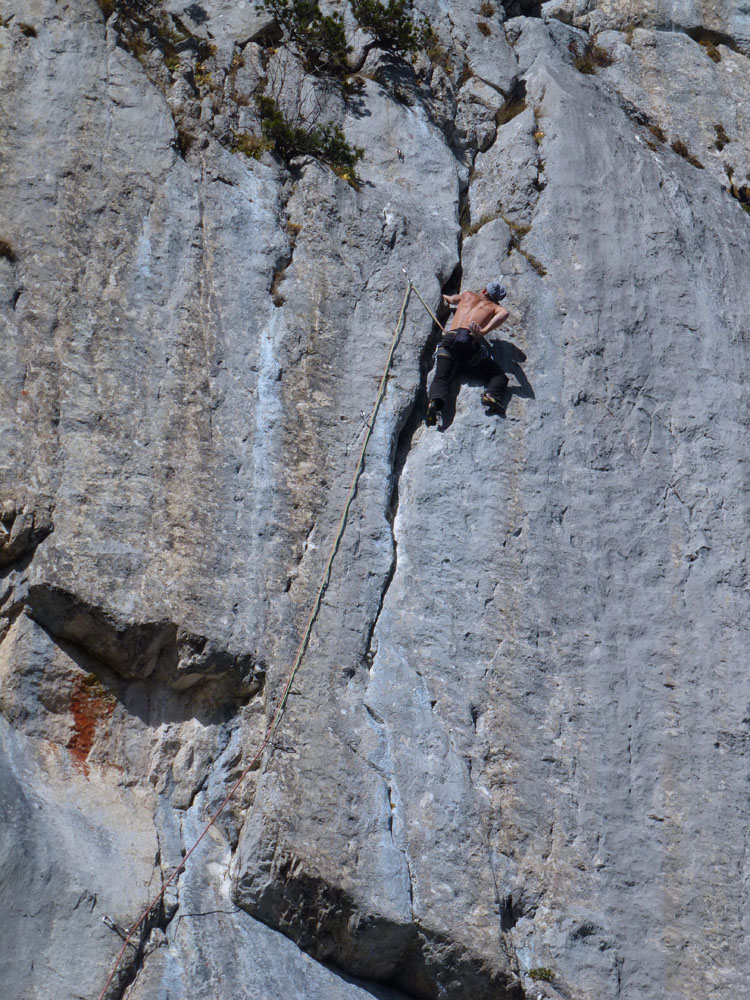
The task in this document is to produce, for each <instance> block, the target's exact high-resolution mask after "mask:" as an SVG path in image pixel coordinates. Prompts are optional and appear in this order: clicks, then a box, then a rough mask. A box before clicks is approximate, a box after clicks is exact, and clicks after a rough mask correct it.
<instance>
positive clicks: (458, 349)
mask: <svg viewBox="0 0 750 1000" xmlns="http://www.w3.org/2000/svg"><path fill="white" fill-rule="evenodd" d="M505 295H506V292H505V289H504V288H503V286H502V285H501V284H499V282H497V281H491V282H490V283H489V285H487V287H486V288H483V289H482V291H481V292H480V293H479V294H478V295H477V293H476V292H461V294H460V295H444V296H443V301H444V302H446V303H447V304H448V305H455V306H456V307H457V308H456V313H455V315H454V317H453V322H452V323H451V329H450V331H449V332H448V333H446V334H445V336H444V337H443V339H442V340H441V341H440V345H439V346H438V350H437V361H436V362H435V377H434V378H433V380H432V385H431V386H430V391H429V402H428V404H427V414H426V416H425V422H426V423H427V424H428V425H429V426H430V427H432V426H434V425H435V424H436V423H437V418H438V413H439V412H440V410H442V408H443V404H444V403H445V398H446V396H447V395H448V390H449V388H450V383H451V380H452V378H453V376H454V375H455V373H456V368H457V367H458V366H459V365H461V366H462V367H463V368H467V369H469V370H471V371H472V372H473V373H474V374H475V375H477V376H478V377H479V378H481V379H482V381H483V382H484V383H485V385H486V388H485V391H484V392H483V393H482V402H483V403H484V405H485V406H487V407H489V408H490V410H491V411H494V412H495V413H499V414H500V415H501V416H504V415H505V406H504V405H503V402H502V396H503V393H504V392H505V389H506V388H507V386H508V377H507V375H506V374H505V372H504V371H503V370H502V369H501V368H500V366H499V365H498V364H497V362H496V361H495V360H494V359H493V357H492V354H491V353H490V350H489V348H488V347H487V345H486V344H484V343H483V340H484V337H486V336H487V334H488V333H490V331H492V330H496V329H497V328H498V327H499V326H500V325H501V324H502V323H504V322H505V321H506V319H507V318H508V316H509V313H508V310H507V309H505V308H504V307H503V306H501V305H500V304H499V303H500V302H501V300H502V299H504V298H505Z"/></svg>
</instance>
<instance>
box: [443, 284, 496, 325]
mask: <svg viewBox="0 0 750 1000" xmlns="http://www.w3.org/2000/svg"><path fill="white" fill-rule="evenodd" d="M499 314H503V316H506V315H507V311H506V310H505V309H504V308H503V307H502V306H500V305H498V304H497V303H495V302H493V301H492V299H488V298H487V297H486V296H485V295H477V293H476V292H462V293H461V295H460V296H459V297H458V306H457V308H456V312H455V313H454V315H453V322H452V323H451V330H458V329H459V327H464V328H465V329H469V328H470V325H471V324H472V323H476V325H477V326H478V327H480V328H484V327H486V326H487V324H488V323H489V322H490V320H491V319H493V318H494V317H495V316H498V315H499ZM498 325H499V324H498Z"/></svg>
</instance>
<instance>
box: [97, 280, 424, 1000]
mask: <svg viewBox="0 0 750 1000" xmlns="http://www.w3.org/2000/svg"><path fill="white" fill-rule="evenodd" d="M403 271H404V274H405V275H406V291H405V292H404V298H403V302H402V303H401V311H400V313H399V317H398V322H397V323H396V329H395V330H394V332H393V337H392V338H391V345H390V349H389V351H388V357H387V359H386V363H385V368H384V370H383V375H382V377H381V379H380V386H379V388H378V394H377V397H376V399H375V404H374V406H373V408H372V411H371V413H370V418H369V420H368V421H367V432H366V434H365V437H364V441H363V442H362V448H361V449H360V452H359V459H358V460H357V465H356V468H355V471H354V476H353V477H352V481H351V485H350V486H349V492H348V494H347V497H346V502H345V503H344V509H343V512H342V514H341V518H340V520H339V524H338V528H337V530H336V535H335V537H334V540H333V543H332V545H331V549H330V552H329V555H328V559H327V561H326V564H325V569H324V570H323V576H322V578H321V583H320V586H319V587H318V592H317V595H316V597H315V601H314V603H313V607H312V611H311V612H310V617H309V618H308V620H307V625H306V627H305V631H304V633H303V635H302V639H301V641H300V644H299V647H298V649H297V655H296V656H295V658H294V663H293V664H292V669H291V670H290V671H289V677H288V678H287V682H286V685H285V686H284V691H283V694H282V695H281V698H280V700H279V703H278V706H277V707H276V711H275V712H274V715H273V718H272V719H271V722H270V724H269V725H268V728H267V729H266V733H265V736H264V737H263V740H262V742H261V744H260V746H259V747H258V750H257V751H256V752H255V754H254V756H253V758H252V760H251V761H250V762H249V764H247V766H246V767H245V768H244V770H243V771H242V773H241V774H240V776H239V778H237V780H236V781H235V783H234V784H233V785H232V787H231V788H230V789H229V791H228V792H227V794H226V796H225V797H224V799H223V801H222V802H221V804H220V805H219V807H218V809H217V810H216V811H215V812H214V814H213V816H211V818H210V820H209V821H208V823H206V825H205V827H204V828H203V830H202V831H201V834H200V836H199V837H198V839H197V840H196V841H195V843H194V844H193V846H192V847H191V848H190V850H189V851H187V853H186V854H185V856H184V857H183V859H182V861H181V862H180V864H179V865H178V866H177V868H175V870H174V871H173V872H172V874H171V875H170V876H169V878H168V879H167V880H166V882H165V883H164V884H163V885H162V887H161V890H160V891H159V893H158V894H157V895H156V896H155V897H154V898H153V899H152V900H151V902H150V903H149V904H148V906H147V907H146V909H145V910H144V911H143V913H142V914H141V916H140V917H139V918H138V920H137V921H136V922H135V923H134V924H133V926H132V927H131V928H130V929H129V930H127V932H126V933H125V934H124V935H123V934H121V935H120V936H121V937H123V941H124V943H123V946H122V949H121V950H120V953H119V955H118V956H117V959H116V961H115V964H114V966H113V967H112V971H111V972H110V974H109V978H108V979H107V982H106V983H105V985H104V989H103V990H102V991H101V993H100V994H99V1000H104V997H105V995H106V993H107V990H108V989H109V987H110V984H111V982H112V980H113V979H114V977H115V973H116V972H117V969H118V968H119V965H120V962H121V961H122V957H123V955H124V954H125V951H126V949H127V947H128V945H130V946H131V947H135V946H134V945H132V944H131V938H132V937H133V935H134V934H135V932H136V931H137V930H138V929H139V928H140V927H142V926H143V923H144V921H145V920H146V919H147V918H148V916H149V915H150V913H151V912H152V911H153V909H154V907H155V906H157V905H158V904H159V903H160V902H161V900H162V899H163V898H164V895H165V893H166V891H167V889H168V888H169V887H170V885H171V884H172V883H173V882H174V880H175V879H176V878H177V876H178V875H179V874H180V872H181V871H183V869H184V868H185V865H186V864H187V862H188V859H189V858H190V856H191V855H192V854H193V852H194V851H195V849H196V848H197V847H198V845H199V844H200V842H201V841H202V840H203V838H204V837H205V836H206V834H207V833H208V831H209V830H210V829H211V827H212V826H213V825H214V823H215V822H216V820H217V819H218V818H219V816H220V815H221V814H222V812H223V811H224V809H225V807H226V806H227V804H228V803H229V801H230V800H231V798H232V797H233V796H234V793H235V792H236V791H237V789H238V788H239V787H240V785H241V784H242V782H243V781H244V780H245V778H246V777H247V776H248V774H249V773H250V772H251V771H252V770H253V768H254V767H255V765H256V764H257V763H258V761H259V760H260V757H261V755H262V754H263V752H264V751H265V749H266V747H268V746H269V744H271V740H272V739H273V736H274V733H275V732H276V729H277V728H278V726H279V723H280V722H281V718H282V716H283V714H284V709H285V707H286V703H287V699H288V698H289V693H290V691H291V688H292V684H293V683H294V679H295V677H296V676H297V672H298V671H299V668H300V665H301V664H302V659H303V657H304V655H305V653H306V652H307V647H308V645H309V643H310V637H311V635H312V630H313V625H314V624H315V620H316V619H317V617H318V614H319V612H320V608H321V605H322V603H323V597H324V596H325V593H326V590H327V589H328V585H329V583H330V580H331V568H332V566H333V560H334V559H335V557H336V553H337V552H338V550H339V546H340V544H341V539H342V538H343V536H344V529H345V528H346V522H347V518H348V516H349V509H350V507H351V505H352V501H353V500H354V496H355V494H356V492H357V484H358V483H359V477H360V476H361V474H362V469H363V468H364V462H365V452H366V451H367V445H368V444H369V443H370V438H371V437H372V432H373V429H374V427H375V418H376V417H377V415H378V411H379V409H380V404H381V403H382V402H383V399H384V397H385V391H386V386H387V384H388V373H389V371H390V368H391V364H392V362H393V356H394V354H395V352H396V347H397V345H398V341H399V338H400V336H401V332H402V330H403V324H404V316H405V315H406V308H407V306H408V304H409V297H410V295H411V292H412V290H413V291H415V292H416V294H417V296H418V297H419V300H420V302H421V303H422V305H423V306H424V307H425V309H427V311H428V312H429V313H430V315H431V316H432V318H433V319H435V316H434V314H433V313H432V311H431V310H430V308H429V306H428V305H427V303H426V302H425V301H424V299H423V298H422V296H421V295H420V294H419V292H418V291H417V289H416V288H415V287H414V285H413V284H412V281H411V278H410V277H409V275H408V274H406V269H403ZM435 322H436V323H437V322H438V321H437V319H435ZM439 325H440V324H439V323H438V326H439ZM441 329H442V328H441ZM104 922H105V923H106V924H107V926H108V927H112V926H113V924H114V921H113V920H111V918H106V919H105V920H104ZM113 929H115V930H117V931H118V933H119V928H117V927H116V926H115V927H113ZM123 930H124V929H123Z"/></svg>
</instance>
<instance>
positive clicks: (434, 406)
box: [424, 399, 440, 427]
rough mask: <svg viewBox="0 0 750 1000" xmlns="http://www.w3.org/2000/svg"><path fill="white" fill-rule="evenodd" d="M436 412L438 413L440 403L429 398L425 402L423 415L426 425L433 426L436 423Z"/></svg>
mask: <svg viewBox="0 0 750 1000" xmlns="http://www.w3.org/2000/svg"><path fill="white" fill-rule="evenodd" d="M438 413H440V403H439V402H438V400H437V399H431V400H430V401H429V403H428V404H427V413H425V416H424V422H425V423H426V424H427V426H428V427H434V426H435V424H436V423H437V419H438Z"/></svg>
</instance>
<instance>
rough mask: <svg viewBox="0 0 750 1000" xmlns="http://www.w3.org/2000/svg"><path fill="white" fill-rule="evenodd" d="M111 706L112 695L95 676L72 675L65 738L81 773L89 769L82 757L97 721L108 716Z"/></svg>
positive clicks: (85, 757) (103, 720) (113, 700)
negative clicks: (69, 727)
mask: <svg viewBox="0 0 750 1000" xmlns="http://www.w3.org/2000/svg"><path fill="white" fill-rule="evenodd" d="M114 708H115V699H114V698H113V697H112V695H110V694H107V692H106V691H105V690H104V688H103V687H102V685H101V683H100V682H99V681H98V680H97V679H96V677H92V676H91V675H88V676H85V677H77V678H76V679H75V681H74V682H73V691H72V693H71V696H70V712H71V715H72V716H73V732H72V734H71V737H70V739H69V740H68V743H67V749H68V750H69V751H70V753H71V756H72V757H73V762H74V764H75V765H76V766H77V767H79V768H80V769H81V770H82V771H83V773H84V774H88V773H89V770H88V765H87V763H86V759H87V757H88V755H89V753H90V752H91V747H92V746H93V745H94V740H95V739H96V732H97V727H98V726H99V724H100V723H102V722H108V721H109V720H110V718H111V717H112V712H113V711H114Z"/></svg>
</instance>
